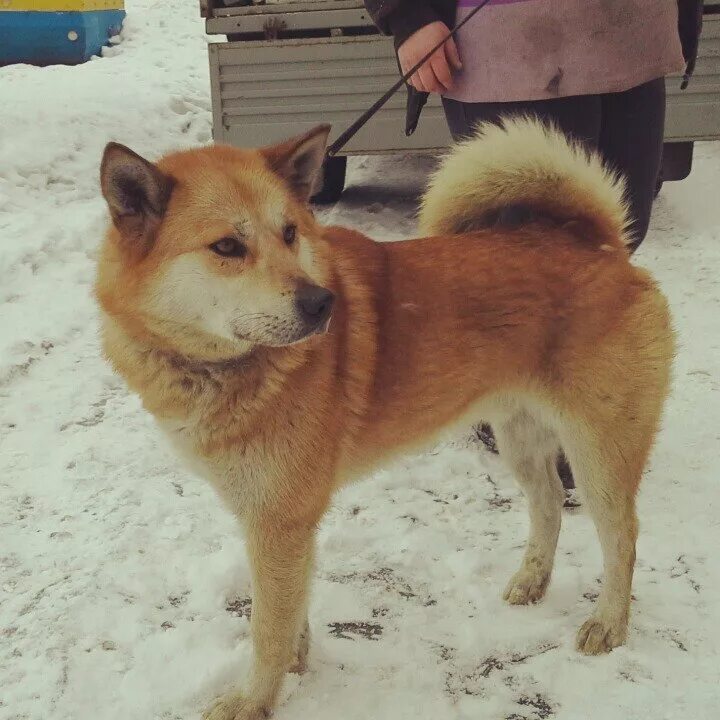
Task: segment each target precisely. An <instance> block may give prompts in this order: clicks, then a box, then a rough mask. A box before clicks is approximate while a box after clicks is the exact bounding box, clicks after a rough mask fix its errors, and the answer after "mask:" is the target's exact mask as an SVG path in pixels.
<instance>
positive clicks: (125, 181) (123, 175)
mask: <svg viewBox="0 0 720 720" xmlns="http://www.w3.org/2000/svg"><path fill="white" fill-rule="evenodd" d="M173 185H174V181H173V179H172V178H170V177H168V176H167V175H165V174H164V173H163V172H161V171H160V170H159V169H158V168H157V167H156V166H155V165H153V164H152V163H151V162H148V161H147V160H145V159H144V158H142V157H140V156H139V155H138V154H137V153H134V152H133V151H132V150H130V148H127V147H125V146H124V145H120V144H119V143H114V142H111V143H108V145H107V146H106V147H105V152H104V153H103V158H102V163H101V165H100V187H101V189H102V194H103V197H104V198H105V201H106V202H107V204H108V208H109V210H110V216H111V217H112V221H113V223H114V225H115V227H116V228H117V229H118V231H119V232H120V236H121V237H122V239H123V243H124V245H125V246H126V247H127V249H128V250H129V251H130V252H132V253H133V254H134V255H136V256H137V257H144V256H145V255H146V254H147V253H148V252H149V251H150V248H151V247H152V244H153V241H154V239H155V234H156V232H157V229H158V227H159V226H160V222H161V221H162V218H163V216H164V215H165V210H166V209H167V204H168V201H169V200H170V194H171V193H172V189H173Z"/></svg>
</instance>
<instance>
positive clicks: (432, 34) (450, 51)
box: [398, 21, 462, 93]
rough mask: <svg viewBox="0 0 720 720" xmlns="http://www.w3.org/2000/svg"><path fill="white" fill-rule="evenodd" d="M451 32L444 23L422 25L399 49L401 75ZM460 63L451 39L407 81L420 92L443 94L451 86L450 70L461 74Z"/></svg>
mask: <svg viewBox="0 0 720 720" xmlns="http://www.w3.org/2000/svg"><path fill="white" fill-rule="evenodd" d="M449 33H450V30H449V29H448V26H447V25H446V24H445V23H443V22H439V21H438V22H433V23H430V24H429V25H424V26H423V27H421V28H420V29H419V30H417V31H416V32H414V33H413V34H412V35H411V36H410V37H409V38H408V39H407V40H406V41H405V42H404V43H403V44H402V45H401V46H400V47H399V48H398V58H399V59H400V67H401V68H402V71H403V75H404V74H405V73H406V72H408V70H411V69H412V68H414V67H415V65H417V64H418V63H419V62H420V60H422V59H423V57H425V55H427V54H428V53H429V52H430V50H432V49H433V48H434V47H435V46H436V45H438V44H439V43H440V41H441V40H442V39H443V38H445V37H448V35H449ZM460 68H462V62H461V61H460V55H459V54H458V50H457V46H456V45H455V41H454V40H453V39H452V38H448V40H447V42H446V43H445V44H444V45H443V46H442V47H440V48H438V50H437V51H436V52H434V53H433V54H432V56H431V57H430V58H429V59H428V60H427V62H425V64H424V65H422V66H421V67H420V68H419V69H418V70H417V72H415V74H414V75H412V76H411V77H410V84H411V85H412V86H413V87H414V88H415V89H416V90H420V91H422V92H430V93H433V92H436V93H444V92H446V91H447V90H450V88H452V86H453V76H452V72H453V70H460Z"/></svg>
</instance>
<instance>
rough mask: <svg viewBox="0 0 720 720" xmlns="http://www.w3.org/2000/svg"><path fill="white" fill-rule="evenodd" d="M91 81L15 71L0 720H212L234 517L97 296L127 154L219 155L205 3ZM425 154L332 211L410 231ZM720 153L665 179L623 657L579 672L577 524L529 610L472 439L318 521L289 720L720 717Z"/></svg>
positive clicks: (582, 599)
mask: <svg viewBox="0 0 720 720" xmlns="http://www.w3.org/2000/svg"><path fill="white" fill-rule="evenodd" d="M127 10H128V18H127V22H126V26H125V30H124V32H123V35H122V38H121V42H120V43H118V44H117V45H115V46H114V47H112V48H110V49H109V50H108V51H107V52H106V53H105V57H104V58H102V59H96V60H94V61H92V62H90V63H88V64H86V65H84V66H81V67H77V68H66V67H53V68H46V69H38V68H32V67H7V68H3V69H0V95H1V96H2V97H3V108H2V111H1V113H2V120H3V132H2V135H1V136H0V301H1V304H0V506H1V507H2V508H3V512H2V514H1V515H0V720H21V719H22V720H40V719H41V718H42V720H70V719H72V720H86V719H88V720H89V719H90V718H93V719H96V718H97V719H101V720H106V719H107V720H114V719H115V718H118V719H119V718H122V719H123V720H141V719H142V720H148V718H162V719H163V720H190V719H191V718H197V717H199V714H200V712H201V711H202V709H204V708H205V707H206V706H207V705H208V704H209V703H210V702H211V701H212V700H213V698H214V697H215V696H216V695H218V694H220V693H221V692H223V691H225V690H227V689H228V688H229V687H230V686H232V685H233V684H235V683H238V682H240V681H241V680H242V678H243V674H244V671H245V669H246V668H247V665H248V661H249V657H250V646H249V638H248V621H247V617H246V615H247V602H246V599H247V597H248V593H249V574H248V566H247V562H246V560H245V556H244V551H243V541H242V538H241V536H240V534H239V532H238V529H237V527H236V524H235V521H234V520H233V518H232V517H230V516H229V515H228V513H227V512H226V511H225V510H224V508H223V506H222V505H221V504H220V502H218V500H217V499H216V498H215V496H214V495H213V493H212V491H211V490H210V488H209V487H208V486H207V485H206V484H205V483H204V482H202V481H201V480H199V479H196V478H194V477H193V476H191V475H190V474H188V473H187V472H186V470H185V469H184V468H183V467H181V466H180V465H179V464H178V463H177V462H176V460H175V458H174V457H173V456H172V454H171V453H170V451H169V450H167V449H166V448H165V446H164V445H163V444H162V443H161V442H159V436H158V433H157V432H156V430H155V428H154V426H153V423H152V421H151V419H150V418H149V416H148V415H147V414H146V413H145V412H144V411H142V409H141V408H140V404H139V402H138V399H137V398H136V397H134V396H132V395H130V394H128V392H127V391H126V390H125V388H124V386H123V384H122V382H121V381H120V380H119V378H117V377H115V376H114V375H113V373H112V372H111V371H110V369H109V367H108V366H107V365H106V364H105V362H104V361H103V360H102V359H101V357H100V354H99V348H98V338H97V313H96V309H95V305H94V303H93V300H92V298H91V294H90V293H91V287H92V281H93V274H94V259H95V253H96V249H97V247H98V243H99V239H100V236H101V233H102V230H103V226H104V222H105V220H104V206H103V202H102V200H101V198H100V197H99V193H98V187H97V175H98V162H99V158H100V154H101V151H102V147H103V145H104V143H105V142H106V141H108V140H109V139H114V140H117V141H119V142H123V143H127V144H129V145H131V146H132V147H133V148H134V149H135V150H137V151H138V152H140V153H145V154H148V155H149V156H151V157H154V156H157V155H159V154H161V153H163V152H165V151H167V150H170V149H172V148H178V147H186V146H191V145H195V144H198V143H206V142H208V141H209V139H210V100H209V80H208V74H207V54H206V37H205V35H204V31H203V25H202V22H201V20H200V19H199V17H198V13H197V4H196V2H195V1H194V0H182V2H173V3H169V2H156V0H131V1H129V2H128V3H127ZM430 166H431V161H430V160H428V159H420V158H413V157H409V156H408V157H403V156H395V157H390V158H387V157H385V158H380V157H377V158H359V159H354V160H352V162H351V164H350V174H349V186H350V187H349V189H348V191H347V193H346V196H345V197H344V199H343V201H342V202H341V203H339V204H338V205H337V206H335V207H334V208H331V209H328V210H325V211H323V215H324V216H325V218H326V219H327V220H328V222H334V223H337V222H342V223H345V224H348V225H351V226H353V227H356V228H359V229H362V230H364V231H366V232H368V233H369V234H371V235H372V236H374V237H377V238H381V239H397V238H401V237H407V236H409V235H411V234H412V233H413V231H414V220H413V212H414V208H415V202H416V199H417V193H418V191H419V190H420V188H421V187H422V184H423V182H424V179H425V175H426V172H427V170H428V169H429V168H430ZM719 187H720V147H718V146H717V145H713V144H704V145H700V146H698V148H697V154H696V161H695V168H694V170H693V172H692V174H691V176H690V178H689V179H687V180H686V181H684V182H681V183H673V184H670V185H667V186H666V188H665V189H664V190H663V192H662V194H661V196H660V199H659V201H658V204H657V209H656V213H655V217H654V219H653V227H652V231H651V233H650V237H649V238H648V240H647V241H646V243H645V245H644V247H643V248H642V249H641V251H640V253H639V254H638V257H637V262H638V263H640V264H642V265H644V266H646V267H648V268H649V269H650V270H651V271H652V272H653V273H654V274H655V275H656V277H657V278H658V279H659V281H660V282H661V284H662V287H663V289H664V290H665V292H666V293H667V295H668V296H669V298H670V301H671V304H672V308H673V313H674V317H675V322H676V325H677V329H678V331H679V340H680V350H679V355H678V358H677V364H676V371H675V375H676V378H675V384H674V391H673V395H672V398H671V401H670V404H669V406H668V410H667V413H666V417H665V422H664V426H663V430H662V433H661V436H660V438H659V440H658V443H657V447H656V450H655V452H654V454H653V457H652V461H651V465H650V468H649V470H648V472H647V477H646V478H645V481H644V485H643V489H642V491H641V495H640V500H639V514H640V519H641V535H640V541H639V547H638V565H637V572H636V579H635V584H634V595H635V598H636V600H635V602H634V604H633V615H632V618H631V629H630V636H629V640H628V644H627V646H625V647H623V648H620V649H617V650H615V651H613V652H612V653H611V654H610V655H608V656H606V657H600V658H587V657H582V656H580V655H578V654H577V653H576V652H575V650H574V649H573V641H574V635H575V632H576V630H577V628H578V627H579V625H580V624H581V623H582V621H583V620H584V619H585V618H586V617H587V616H588V615H589V614H590V612H591V610H592V605H593V601H594V599H595V597H596V593H597V589H598V574H599V572H600V551H599V546H598V543H597V539H596V537H595V534H594V530H593V528H592V524H591V522H590V519H589V518H588V517H587V515H585V514H584V513H583V511H582V510H579V511H573V512H566V513H565V517H564V528H563V532H562V535H561V539H560V548H559V551H558V560H557V565H556V572H555V575H554V579H553V582H552V584H551V586H550V589H549V592H548V595H547V597H546V599H545V600H544V601H543V602H542V603H540V604H538V605H537V606H535V607H530V608H516V607H508V606H506V605H504V604H503V602H502V601H501V599H500V593H501V591H502V588H503V586H504V584H505V582H506V581H507V579H508V578H509V576H510V575H511V574H512V572H513V571H514V570H515V568H516V566H517V564H518V563H519V560H520V557H521V552H522V545H523V542H524V539H525V533H526V526H527V521H526V511H525V506H524V501H523V500H522V498H521V496H520V495H519V493H518V491H517V490H516V489H515V488H514V486H513V484H512V481H511V479H510V478H509V476H508V475H507V473H506V472H505V471H504V470H503V469H502V466H501V465H500V463H499V462H498V461H497V460H496V459H495V458H494V457H492V456H489V455H488V454H487V453H484V452H483V451H482V449H481V448H480V447H479V446H478V445H477V443H474V442H472V440H471V439H470V438H469V436H468V437H460V438H458V439H457V440H456V441H455V442H453V443H450V444H448V445H445V446H442V447H440V448H437V449H435V450H434V451H432V452H430V453H428V454H425V455H423V456H420V457H414V458H408V459H407V460H406V461H404V462H403V463H401V464H399V465H398V466H396V467H394V468H392V469H389V470H385V471H383V472H379V473H378V474H376V475H375V476H374V477H373V478H370V479H368V480H367V481H365V482H363V483H360V484H357V485H355V486H353V487H351V488H349V489H347V490H346V491H344V492H343V493H342V494H341V495H339V496H338V497H337V499H336V502H335V503H334V506H333V508H332V510H331V512H330V513H329V515H328V517H327V518H326V520H325V522H324V523H323V525H322V528H321V532H320V552H319V562H318V568H317V572H316V578H315V582H314V589H313V600H312V605H311V610H310V620H311V625H312V628H313V631H314V641H313V645H312V649H311V655H310V670H309V672H308V673H307V674H306V675H304V676H303V677H301V678H297V677H294V676H293V677H290V678H289V679H288V682H287V684H286V688H285V690H284V694H283V699H282V702H281V704H280V706H279V707H278V710H277V718H278V720H289V719H290V718H313V719H314V720H331V719H332V720H336V719H337V718H338V717H341V718H343V720H360V719H361V718H362V719H363V720H364V719H366V718H377V719H378V720H383V719H388V720H389V719H391V718H392V720H404V719H408V720H409V719H410V718H413V719H414V718H418V717H421V718H435V717H442V718H458V719H467V720H470V719H471V718H473V719H475V718H488V719H492V720H495V719H500V720H502V719H506V720H511V719H512V720H519V719H521V718H524V719H526V720H537V719H539V718H546V717H553V718H563V719H564V718H568V719H574V718H587V717H592V718H593V720H604V719H605V718H607V719H608V720H609V719H610V718H613V719H615V718H624V719H626V720H633V719H634V718H638V719H640V718H643V719H645V718H653V719H667V720H685V719H686V718H696V719H700V720H702V719H704V718H711V717H714V716H715V714H716V712H717V707H718V703H720V689H718V683H717V668H718V667H720V565H719V564H718V563H717V559H716V552H717V544H718V539H720V533H719V529H720V528H719V524H720V523H719V521H718V515H719V513H718V500H717V498H718V488H717V477H718V472H719V471H720V460H719V458H718V447H720V444H719V443H718V441H719V440H720V431H719V430H718V428H719V427H720V402H718V400H719V397H718V391H719V389H720V380H719V378H720V285H719V281H718V278H719V277H720V204H718V202H717V197H718V188H719Z"/></svg>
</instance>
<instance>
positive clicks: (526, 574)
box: [503, 567, 550, 605]
mask: <svg viewBox="0 0 720 720" xmlns="http://www.w3.org/2000/svg"><path fill="white" fill-rule="evenodd" d="M549 582H550V573H549V572H540V571H537V570H530V569H528V568H525V567H521V568H520V569H519V570H518V571H517V572H516V573H515V574H514V575H513V576H512V577H511V578H510V582H509V583H508V584H507V586H506V588H505V592H504V593H503V600H507V602H509V603H510V605H527V604H529V603H535V602H537V601H538V600H540V599H541V598H542V597H543V595H545V590H546V589H547V586H548V583H549Z"/></svg>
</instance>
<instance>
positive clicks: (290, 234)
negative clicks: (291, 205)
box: [283, 225, 297, 245]
mask: <svg viewBox="0 0 720 720" xmlns="http://www.w3.org/2000/svg"><path fill="white" fill-rule="evenodd" d="M296 236H297V227H296V226H295V225H286V226H285V230H283V240H284V241H285V244H286V245H292V244H293V243H294V242H295V237H296Z"/></svg>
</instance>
